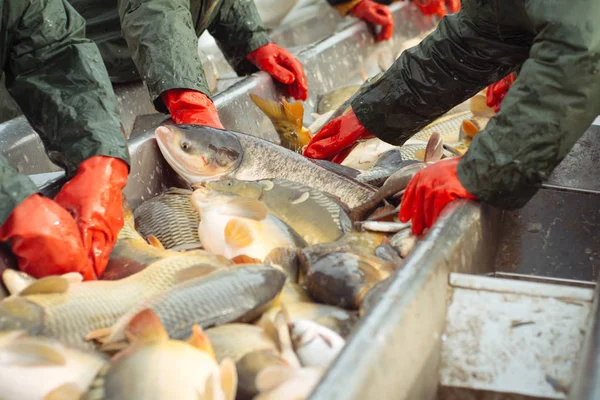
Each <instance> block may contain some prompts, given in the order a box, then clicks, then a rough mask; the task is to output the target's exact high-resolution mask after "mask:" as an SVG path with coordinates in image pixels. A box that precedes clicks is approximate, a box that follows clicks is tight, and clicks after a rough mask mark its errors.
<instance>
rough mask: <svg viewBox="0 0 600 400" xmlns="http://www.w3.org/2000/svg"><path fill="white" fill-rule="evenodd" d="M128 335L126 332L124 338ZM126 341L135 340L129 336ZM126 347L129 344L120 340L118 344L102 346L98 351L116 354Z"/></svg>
mask: <svg viewBox="0 0 600 400" xmlns="http://www.w3.org/2000/svg"><path fill="white" fill-rule="evenodd" d="M128 335H129V334H128V333H127V332H126V333H125V336H128ZM127 339H128V340H130V341H133V340H136V338H134V337H133V336H131V335H129V337H128V338H127ZM127 347H129V343H128V342H127V341H126V340H120V341H118V342H113V343H107V344H104V345H102V346H100V350H102V351H103V352H105V353H112V352H116V351H121V350H123V349H125V348H127Z"/></svg>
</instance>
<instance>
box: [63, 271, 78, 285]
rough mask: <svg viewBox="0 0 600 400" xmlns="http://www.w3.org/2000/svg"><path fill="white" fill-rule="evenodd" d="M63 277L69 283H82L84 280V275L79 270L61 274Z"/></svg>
mask: <svg viewBox="0 0 600 400" xmlns="http://www.w3.org/2000/svg"><path fill="white" fill-rule="evenodd" d="M61 277H62V278H64V279H66V280H67V282H69V283H81V282H83V275H81V274H80V273H79V272H67V273H66V274H62V275H61Z"/></svg>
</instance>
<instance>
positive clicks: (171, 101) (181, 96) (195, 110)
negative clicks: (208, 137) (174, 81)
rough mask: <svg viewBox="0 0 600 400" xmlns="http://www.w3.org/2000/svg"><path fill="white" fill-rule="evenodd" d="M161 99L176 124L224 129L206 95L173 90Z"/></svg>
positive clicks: (193, 91)
mask: <svg viewBox="0 0 600 400" xmlns="http://www.w3.org/2000/svg"><path fill="white" fill-rule="evenodd" d="M160 97H161V98H162V101H163V102H164V103H165V106H167V109H168V110H169V113H170V114H171V118H172V119H173V121H175V123H176V124H198V125H206V126H210V127H213V128H218V129H224V128H223V124H222V123H221V120H220V119H219V113H218V112H217V108H216V107H215V105H214V103H213V102H212V100H211V99H209V98H208V96H206V95H205V94H204V93H202V92H198V91H197V90H191V89H171V90H167V91H166V92H164V93H163V94H162V95H161V96H160Z"/></svg>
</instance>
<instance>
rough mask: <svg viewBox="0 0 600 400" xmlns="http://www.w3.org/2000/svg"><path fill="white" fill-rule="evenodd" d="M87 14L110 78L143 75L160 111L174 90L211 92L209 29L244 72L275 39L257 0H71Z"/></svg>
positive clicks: (251, 69) (89, 33)
mask: <svg viewBox="0 0 600 400" xmlns="http://www.w3.org/2000/svg"><path fill="white" fill-rule="evenodd" d="M69 2H70V3H71V5H73V7H75V9H76V10H77V11H78V12H79V13H80V14H81V15H82V16H83V17H84V18H85V20H86V23H87V28H86V32H87V37H88V38H90V39H92V40H93V41H94V42H95V43H96V44H97V45H98V48H99V49H100V53H102V58H103V59H104V62H105V64H106V68H107V69H108V72H109V75H110V77H111V80H112V81H113V82H115V83H120V82H131V81H135V80H139V79H140V77H141V78H143V80H144V82H145V83H146V85H147V87H148V90H149V92H150V96H151V98H152V100H153V102H154V105H155V107H156V109H157V110H158V111H161V112H167V109H166V107H165V105H164V103H163V102H162V100H161V98H160V95H161V94H162V93H163V92H165V91H167V90H169V89H177V88H180V89H194V90H198V91H201V92H202V93H204V94H206V95H208V96H210V94H211V93H210V91H209V89H208V84H207V82H206V78H205V76H204V71H203V70H202V64H201V63H200V57H199V56H198V37H199V36H200V35H201V34H202V33H203V32H204V31H205V30H206V29H208V31H209V32H210V34H211V35H212V36H213V37H214V38H215V40H216V41H217V44H218V45H219V48H220V49H221V50H222V51H223V54H224V55H225V57H226V58H227V61H228V62H229V63H230V64H231V66H232V67H233V69H234V70H235V71H236V72H237V73H238V74H239V75H246V74H248V73H251V72H255V71H256V68H255V67H254V65H252V64H251V63H250V62H248V61H247V60H246V56H247V55H248V54H250V53H251V52H253V51H254V50H256V49H258V48H259V47H262V46H263V45H265V44H267V43H269V42H270V40H269V37H268V36H267V34H266V30H265V27H264V25H263V23H262V21H261V19H260V16H259V15H258V11H257V9H256V6H255V4H254V2H253V1H252V0H69Z"/></svg>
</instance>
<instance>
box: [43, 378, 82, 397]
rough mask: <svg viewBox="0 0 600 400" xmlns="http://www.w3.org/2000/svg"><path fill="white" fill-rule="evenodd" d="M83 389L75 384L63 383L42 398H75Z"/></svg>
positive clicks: (79, 395)
mask: <svg viewBox="0 0 600 400" xmlns="http://www.w3.org/2000/svg"><path fill="white" fill-rule="evenodd" d="M81 395H83V391H82V390H81V389H80V388H79V386H77V385H76V384H74V383H72V382H70V383H64V384H62V385H60V386H59V387H57V388H56V389H54V390H52V391H50V392H49V393H48V394H47V395H45V396H44V400H77V399H80V398H81Z"/></svg>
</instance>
